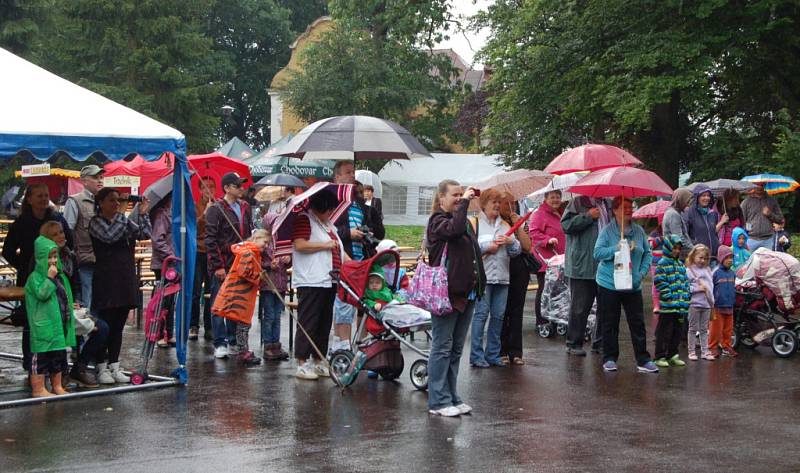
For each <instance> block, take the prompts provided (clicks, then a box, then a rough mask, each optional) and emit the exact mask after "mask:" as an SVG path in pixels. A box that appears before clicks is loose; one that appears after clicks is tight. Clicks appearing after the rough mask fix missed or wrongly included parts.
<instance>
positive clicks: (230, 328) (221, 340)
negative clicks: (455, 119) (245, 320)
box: [209, 274, 236, 348]
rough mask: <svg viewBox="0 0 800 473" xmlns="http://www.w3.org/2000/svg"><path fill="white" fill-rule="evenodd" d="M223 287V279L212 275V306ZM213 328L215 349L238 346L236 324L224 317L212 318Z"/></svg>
mask: <svg viewBox="0 0 800 473" xmlns="http://www.w3.org/2000/svg"><path fill="white" fill-rule="evenodd" d="M221 287H222V279H220V278H218V277H216V276H215V275H213V274H212V275H211V299H210V300H209V303H210V305H212V306H213V305H214V299H216V298H217V293H218V292H219V289H220V288H221ZM211 327H212V328H213V330H214V342H213V343H214V348H217V347H221V346H223V345H233V346H236V322H234V321H232V320H228V319H226V318H224V317H218V316H216V315H212V316H211Z"/></svg>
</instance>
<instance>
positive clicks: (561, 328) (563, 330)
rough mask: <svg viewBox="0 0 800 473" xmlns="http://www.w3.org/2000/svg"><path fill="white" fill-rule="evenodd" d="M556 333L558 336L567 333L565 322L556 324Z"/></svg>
mask: <svg viewBox="0 0 800 473" xmlns="http://www.w3.org/2000/svg"><path fill="white" fill-rule="evenodd" d="M556 333H557V334H559V335H560V336H562V337H563V336H564V335H566V334H567V324H558V325H556Z"/></svg>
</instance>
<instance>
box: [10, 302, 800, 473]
mask: <svg viewBox="0 0 800 473" xmlns="http://www.w3.org/2000/svg"><path fill="white" fill-rule="evenodd" d="M646 291H649V288H646ZM645 294H649V292H645ZM648 298H649V297H646V299H648ZM532 307H533V305H532V301H529V303H528V305H527V308H528V309H531V308H532ZM529 312H530V310H526V315H529ZM646 319H647V323H648V329H649V331H650V333H651V334H652V329H653V326H652V323H651V320H650V317H649V316H648V317H646ZM287 323H288V322H287V320H286V318H284V323H283V326H282V328H283V338H284V341H285V340H286V337H287V330H286V327H287ZM622 325H623V328H622V329H621V336H620V339H621V340H620V347H621V351H622V356H621V358H620V371H619V372H617V373H604V372H603V371H602V368H601V366H600V365H601V361H600V356H599V355H596V354H591V353H590V354H589V356H587V357H586V358H568V357H567V355H566V354H565V352H564V342H563V337H555V338H551V339H541V338H539V337H538V335H535V334H534V333H533V329H534V320H533V319H532V318H529V317H528V318H526V319H525V327H524V330H525V340H524V345H525V361H526V363H527V364H526V365H525V366H515V367H511V368H491V369H486V370H481V369H474V368H470V367H469V364H468V362H467V356H465V357H464V359H463V360H462V371H461V373H462V374H461V377H460V384H459V388H460V392H461V394H462V397H463V398H464V399H465V401H466V402H468V403H469V404H471V405H472V406H473V407H474V409H475V411H474V414H472V415H469V416H462V417H461V418H452V419H445V418H435V417H430V416H429V415H428V414H427V407H426V406H427V404H426V402H427V395H426V393H424V392H419V391H416V390H415V389H414V388H413V386H412V385H411V383H410V381H409V378H408V373H407V371H408V367H409V366H410V365H411V362H412V361H413V359H414V356H413V354H411V353H406V363H405V366H406V372H404V373H403V376H401V377H400V378H399V380H398V381H397V382H386V381H376V380H369V379H367V377H366V373H362V374H361V375H360V376H359V379H358V380H357V381H356V383H355V384H354V385H353V386H351V387H350V388H348V389H347V390H346V391H345V392H344V393H343V394H342V393H341V392H340V391H339V389H337V388H336V387H335V386H334V385H333V383H332V382H331V381H330V380H327V379H324V380H320V381H318V382H313V381H299V380H296V379H295V378H294V377H293V373H294V365H293V363H292V362H284V363H267V364H264V365H262V366H260V367H255V368H242V367H240V366H237V364H236V362H235V361H233V360H228V361H226V360H214V359H213V357H212V347H211V343H210V342H206V341H203V340H202V336H201V340H200V341H197V342H190V359H189V369H190V384H189V385H188V386H186V387H168V388H163V389H157V390H149V391H143V392H135V393H127V394H118V395H111V396H103V397H94V398H87V399H79V400H71V401H65V402H57V403H50V404H45V405H36V406H28V407H16V408H11V409H3V410H0V472H4V473H8V472H16V471H26V472H32V471H53V472H68V471H80V472H93V471H103V472H105V471H120V472H121V471H125V472H135V471H148V472H169V473H178V472H206V471H208V472H227V471H237V472H250V471H254V472H256V471H258V472H266V471H280V472H311V471H324V472H370V471H379V470H380V471H383V472H409V471H413V472H466V471H475V472H488V471H492V472H498V471H499V472H516V471H525V472H538V471H542V472H561V471H636V472H639V471H642V472H646V471H748V472H759V471H764V472H767V471H770V472H793V471H800V455H799V454H798V451H797V447H796V445H797V442H798V439H800V427H799V426H798V415H800V376H798V374H799V373H800V355H797V356H795V357H794V358H792V359H788V360H784V359H778V358H776V357H775V355H773V354H772V352H771V350H770V349H769V348H768V347H762V348H758V349H757V350H756V351H754V352H753V351H748V350H746V349H743V353H742V356H740V357H739V358H737V359H722V360H719V361H715V362H707V361H702V362H692V363H690V364H689V365H688V366H687V367H685V368H669V369H665V370H662V372H661V373H660V374H657V375H654V374H640V373H637V372H636V370H635V363H634V361H633V359H632V356H631V352H632V349H631V346H630V342H629V338H628V335H627V328H626V327H625V324H624V322H623V324H622ZM9 330H10V328H9V327H8V326H1V327H0V351H6V352H19V347H18V344H17V340H18V335H17V334H14V333H8V332H9ZM126 333H127V334H128V337H127V338H126V341H125V346H124V349H125V353H124V357H123V365H125V366H128V367H131V366H133V365H134V364H135V362H136V360H137V355H138V350H139V348H140V344H139V341H140V340H141V333H136V330H135V328H133V327H132V326H129V327H128V328H127V329H126ZM420 338H421V337H420ZM418 339H419V338H418ZM257 340H258V326H257V325H255V326H254V327H253V330H252V331H251V343H253V344H256V343H257ZM425 345H426V344H425V343H423V344H422V346H425ZM652 347H653V344H652V336H651V337H649V341H648V349H650V350H652ZM684 354H685V352H684ZM465 355H467V353H465ZM172 367H174V351H173V350H159V351H158V352H157V354H156V358H155V360H154V363H153V367H152V369H151V372H152V373H155V374H167V373H168V372H169V370H170V369H171V368H172ZM0 369H1V370H2V373H3V378H2V379H0V388H2V389H0V392H2V393H3V394H0V400H8V399H15V398H19V397H24V396H25V395H26V393H24V392H22V391H20V388H21V385H22V381H21V380H22V376H23V373H22V372H21V369H20V368H19V365H18V364H15V363H14V362H9V361H0Z"/></svg>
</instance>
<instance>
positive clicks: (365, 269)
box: [339, 250, 400, 304]
mask: <svg viewBox="0 0 800 473" xmlns="http://www.w3.org/2000/svg"><path fill="white" fill-rule="evenodd" d="M392 263H394V269H395V274H394V279H393V280H394V281H397V278H398V277H399V275H400V253H398V252H396V251H394V250H384V251H381V252H379V253H378V254H376V255H375V256H373V257H372V258H369V259H366V260H363V261H353V260H351V261H348V262H346V263H344V264H343V265H342V270H341V274H340V275H339V280H340V281H341V282H343V283H344V284H347V286H348V287H349V288H350V289H352V290H353V292H355V293H356V294H358V297H364V291H365V290H366V289H367V280H368V279H369V272H370V269H371V268H372V266H373V265H375V264H377V265H378V266H381V267H383V266H386V265H387V264H392ZM339 296H340V298H341V299H342V300H343V301H344V302H346V303H348V304H357V303H358V301H354V300H353V298H352V296H351V295H350V294H349V293H348V292H347V291H342V290H340V291H339Z"/></svg>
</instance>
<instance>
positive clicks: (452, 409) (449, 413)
mask: <svg viewBox="0 0 800 473" xmlns="http://www.w3.org/2000/svg"><path fill="white" fill-rule="evenodd" d="M428 412H430V413H431V414H433V415H435V416H442V417H458V416H460V415H461V411H460V410H458V408H457V407H456V406H447V407H443V408H441V409H431V410H429V411H428Z"/></svg>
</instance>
